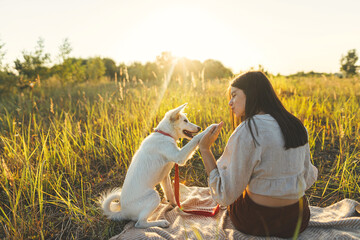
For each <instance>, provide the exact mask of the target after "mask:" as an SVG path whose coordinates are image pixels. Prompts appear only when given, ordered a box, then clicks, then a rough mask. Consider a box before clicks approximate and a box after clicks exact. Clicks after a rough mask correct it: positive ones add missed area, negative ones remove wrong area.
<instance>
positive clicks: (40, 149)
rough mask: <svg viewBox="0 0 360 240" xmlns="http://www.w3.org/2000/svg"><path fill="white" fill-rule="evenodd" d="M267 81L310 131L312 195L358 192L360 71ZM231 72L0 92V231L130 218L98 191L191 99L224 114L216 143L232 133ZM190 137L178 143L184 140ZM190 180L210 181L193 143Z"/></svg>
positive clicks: (18, 234)
mask: <svg viewBox="0 0 360 240" xmlns="http://www.w3.org/2000/svg"><path fill="white" fill-rule="evenodd" d="M271 81H272V83H273V85H274V88H275V89H276V91H277V93H278V95H279V96H280V98H281V100H282V101H283V103H284V105H285V106H286V108H287V109H288V110H289V111H290V112H292V113H293V114H294V115H296V116H297V117H299V118H300V119H301V120H302V121H303V122H304V124H305V126H306V127H307V129H308V131H309V136H310V147H311V154H312V161H313V163H314V165H315V166H316V167H317V168H318V169H319V177H318V180H317V182H316V183H315V184H314V185H313V187H312V188H311V189H309V190H308V191H307V195H308V196H309V199H310V202H311V204H312V205H317V206H327V205H330V204H332V203H334V202H337V201H339V200H341V199H343V198H352V199H355V200H357V201H359V200H360V186H359V183H360V140H359V139H360V121H359V119H360V111H359V108H360V79H358V78H351V79H338V78H335V77H334V78H326V77H321V78H285V77H273V78H271ZM228 82H229V79H223V80H217V81H212V82H208V81H205V82H202V81H200V80H195V81H192V82H191V81H189V82H187V81H175V82H171V83H170V84H169V85H168V86H167V84H158V85H151V86H150V85H148V84H147V83H143V82H137V83H135V82H132V83H123V82H121V83H115V82H102V83H99V84H84V85H79V86H75V87H65V88H57V87H51V86H37V85H36V86H35V87H34V89H33V90H32V91H30V90H29V91H26V92H23V93H21V94H18V95H14V96H8V97H6V98H3V99H1V102H0V128H1V132H0V150H1V151H0V165H1V168H0V169H1V170H0V174H1V177H0V221H1V227H0V238H1V239H3V238H4V239H108V238H109V237H111V236H114V235H116V234H118V233H120V232H121V230H122V228H123V226H124V224H125V223H124V222H113V221H109V220H107V219H106V218H105V217H103V216H102V214H101V211H100V210H99V208H98V206H97V204H96V200H97V198H98V196H99V194H100V193H101V192H102V191H105V190H107V189H109V188H113V187H118V186H121V185H122V183H123V180H124V177H125V173H126V170H127V167H128V166H129V163H130V161H131V157H132V155H133V154H134V152H135V151H136V149H137V148H138V146H139V145H140V143H141V141H142V140H143V139H144V137H145V136H147V135H148V134H149V133H151V132H152V131H153V128H154V127H155V126H156V125H157V123H158V122H159V121H160V119H161V118H162V116H163V115H164V113H165V112H166V111H167V110H169V109H171V108H174V107H177V106H179V105H181V104H182V103H185V102H188V103H189V104H188V106H187V108H186V113H187V114H188V118H189V119H190V120H191V121H192V122H194V123H196V124H197V125H199V126H201V127H202V128H205V127H206V126H208V125H209V124H211V123H214V122H219V121H224V122H225V125H224V127H223V130H222V132H221V134H220V137H219V138H218V140H217V143H216V146H215V147H214V148H213V151H214V154H215V155H216V157H219V156H220V155H221V153H222V152H223V149H224V147H225V144H226V141H227V139H228V137H229V136H230V134H231V126H230V117H229V108H228V105H227V102H228V101H227V98H226V88H227V86H228ZM185 142H186V141H184V142H180V143H179V144H180V145H181V144H185ZM180 171H181V173H180V177H181V178H182V181H183V182H185V184H187V185H197V186H206V182H207V181H206V178H207V177H206V173H205V170H204V167H203V164H202V161H201V157H200V155H199V153H198V152H197V153H196V154H195V156H194V158H193V159H192V160H191V161H189V162H188V163H187V165H186V166H185V167H182V168H181V170H180Z"/></svg>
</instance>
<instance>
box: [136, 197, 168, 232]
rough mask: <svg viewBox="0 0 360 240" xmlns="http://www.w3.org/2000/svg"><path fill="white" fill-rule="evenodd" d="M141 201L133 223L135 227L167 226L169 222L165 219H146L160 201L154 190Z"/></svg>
mask: <svg viewBox="0 0 360 240" xmlns="http://www.w3.org/2000/svg"><path fill="white" fill-rule="evenodd" d="M142 201H143V202H142V204H141V205H142V210H141V212H140V214H139V218H138V221H137V222H136V224H135V227H136V228H148V227H163V228H164V227H169V225H170V223H169V222H168V221H166V220H157V221H148V220H147V219H148V218H149V217H150V215H151V214H152V213H153V212H154V210H155V209H156V208H157V206H158V205H159V203H160V197H159V195H158V194H157V192H156V191H155V190H153V192H152V193H151V195H150V196H148V197H147V198H146V199H143V200H142Z"/></svg>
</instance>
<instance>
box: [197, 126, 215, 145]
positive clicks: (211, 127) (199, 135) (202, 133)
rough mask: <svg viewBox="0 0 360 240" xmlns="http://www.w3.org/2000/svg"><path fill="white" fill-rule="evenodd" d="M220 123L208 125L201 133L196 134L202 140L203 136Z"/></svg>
mask: <svg viewBox="0 0 360 240" xmlns="http://www.w3.org/2000/svg"><path fill="white" fill-rule="evenodd" d="M217 125H218V124H216V123H213V124H211V125H210V126H208V127H207V128H206V129H205V130H204V131H202V132H201V133H199V134H198V135H196V136H195V137H196V138H197V140H199V141H200V140H201V139H202V137H203V136H204V135H205V134H207V133H208V132H209V131H210V130H211V129H213V127H216V126H217Z"/></svg>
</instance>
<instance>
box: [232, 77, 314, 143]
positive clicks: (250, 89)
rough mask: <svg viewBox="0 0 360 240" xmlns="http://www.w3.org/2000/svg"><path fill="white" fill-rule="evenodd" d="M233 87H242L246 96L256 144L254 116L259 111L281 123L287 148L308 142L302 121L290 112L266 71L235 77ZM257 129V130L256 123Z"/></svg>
mask: <svg viewBox="0 0 360 240" xmlns="http://www.w3.org/2000/svg"><path fill="white" fill-rule="evenodd" d="M230 86H231V87H236V88H239V89H241V90H242V91H243V92H244V94H245V96H246V103H245V116H244V117H243V118H242V119H241V120H242V121H244V120H247V122H248V123H249V128H250V132H251V135H252V137H253V139H254V142H255V145H256V143H257V141H256V138H255V137H254V134H253V130H252V128H251V122H253V123H254V125H255V122H254V120H253V116H254V115H256V114H258V113H259V112H264V113H266V114H270V115H271V116H272V117H273V118H274V119H275V120H276V121H277V122H278V124H279V126H280V129H281V132H282V134H283V136H284V140H285V149H289V148H296V147H299V146H303V145H304V144H306V143H307V142H308V137H307V132H306V129H305V127H304V125H303V124H302V122H301V121H300V120H299V119H298V118H296V117H295V116H294V115H292V114H291V113H289V112H288V111H287V110H286V109H285V107H284V106H283V104H282V103H281V101H280V99H279V98H278V97H277V95H276V93H275V91H274V89H273V87H272V85H271V83H270V81H269V79H268V78H267V77H266V76H265V74H264V73H262V72H258V71H251V72H247V73H244V74H242V75H240V76H239V77H237V78H235V79H234V80H233V81H232V82H231V84H230ZM255 129H256V131H257V128H256V125H255Z"/></svg>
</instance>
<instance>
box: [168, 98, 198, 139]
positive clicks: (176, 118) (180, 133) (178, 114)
mask: <svg viewBox="0 0 360 240" xmlns="http://www.w3.org/2000/svg"><path fill="white" fill-rule="evenodd" d="M186 105H187V103H185V104H183V105H181V106H180V107H177V108H175V109H172V110H170V111H168V112H167V113H166V114H165V118H167V119H168V120H169V122H170V124H171V126H172V128H173V131H174V133H175V134H176V136H177V137H178V138H187V139H192V138H193V137H194V134H196V133H198V132H199V131H200V130H201V128H200V127H199V126H197V125H195V124H193V123H191V122H190V121H189V120H188V119H187V117H186V114H185V113H183V110H184V108H185V107H186Z"/></svg>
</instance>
